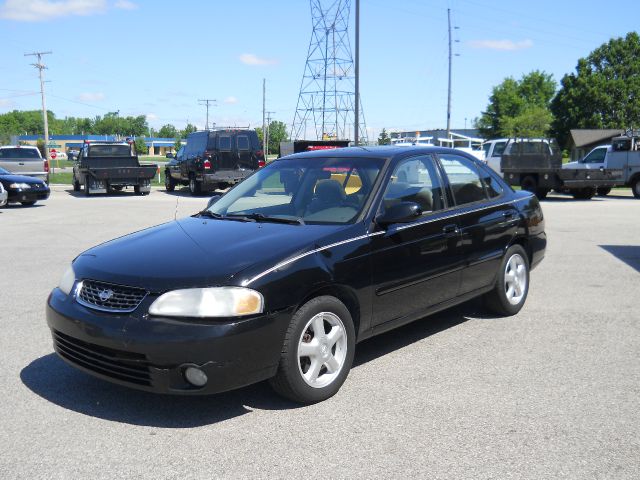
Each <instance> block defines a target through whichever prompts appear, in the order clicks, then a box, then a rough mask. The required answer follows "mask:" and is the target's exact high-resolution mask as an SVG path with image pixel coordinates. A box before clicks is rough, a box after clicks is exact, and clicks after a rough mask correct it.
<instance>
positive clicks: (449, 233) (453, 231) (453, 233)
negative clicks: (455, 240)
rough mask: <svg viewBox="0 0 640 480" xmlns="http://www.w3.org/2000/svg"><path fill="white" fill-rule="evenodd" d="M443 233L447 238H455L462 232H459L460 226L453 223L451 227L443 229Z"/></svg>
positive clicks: (446, 226) (447, 226)
mask: <svg viewBox="0 0 640 480" xmlns="http://www.w3.org/2000/svg"><path fill="white" fill-rule="evenodd" d="M442 233H444V234H445V235H446V236H447V237H454V236H456V235H457V234H458V233H460V230H458V225H456V224H455V223H452V224H451V225H445V226H444V227H442Z"/></svg>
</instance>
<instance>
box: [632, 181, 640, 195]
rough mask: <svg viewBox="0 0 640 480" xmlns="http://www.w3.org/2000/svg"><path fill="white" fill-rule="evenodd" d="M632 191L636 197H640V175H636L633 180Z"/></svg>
mask: <svg viewBox="0 0 640 480" xmlns="http://www.w3.org/2000/svg"><path fill="white" fill-rule="evenodd" d="M631 193H633V196H634V197H636V198H640V177H636V178H634V179H633V180H632V181H631Z"/></svg>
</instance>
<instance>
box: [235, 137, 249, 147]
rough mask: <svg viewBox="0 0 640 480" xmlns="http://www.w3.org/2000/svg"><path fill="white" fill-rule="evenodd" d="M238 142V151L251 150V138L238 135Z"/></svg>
mask: <svg viewBox="0 0 640 480" xmlns="http://www.w3.org/2000/svg"><path fill="white" fill-rule="evenodd" d="M236 142H237V143H238V150H249V138H248V137H246V136H245V135H238V136H237V137H236Z"/></svg>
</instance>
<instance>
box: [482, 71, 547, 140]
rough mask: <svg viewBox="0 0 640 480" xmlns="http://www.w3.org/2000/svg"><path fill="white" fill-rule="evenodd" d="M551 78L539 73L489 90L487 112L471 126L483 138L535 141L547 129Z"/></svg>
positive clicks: (504, 82)
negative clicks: (512, 138)
mask: <svg viewBox="0 0 640 480" xmlns="http://www.w3.org/2000/svg"><path fill="white" fill-rule="evenodd" d="M555 89H556V82H555V80H553V76H552V75H550V74H547V73H545V72H541V71H539V70H534V71H533V72H530V73H528V74H526V75H523V76H522V78H521V79H520V80H515V79H514V78H512V77H508V78H506V79H504V81H503V82H502V83H501V84H500V85H498V86H496V87H494V88H493V91H492V93H491V96H490V97H489V105H488V106H487V110H486V111H484V112H482V115H481V117H480V118H479V119H477V120H476V122H475V126H476V128H478V129H479V130H480V134H481V135H482V136H483V137H485V138H495V137H513V136H523V137H539V136H544V135H547V133H548V131H549V128H550V126H551V119H552V117H551V114H550V110H549V105H550V103H551V99H552V98H553V95H554V93H555Z"/></svg>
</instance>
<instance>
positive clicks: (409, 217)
mask: <svg viewBox="0 0 640 480" xmlns="http://www.w3.org/2000/svg"><path fill="white" fill-rule="evenodd" d="M420 215H422V209H421V208H420V205H418V204H417V203H415V202H400V203H398V204H396V205H393V206H392V207H389V208H388V209H387V211H386V212H384V213H383V214H382V215H379V216H378V217H377V218H376V223H377V224H378V225H380V226H381V227H386V226H387V225H391V224H392V223H407V222H411V221H413V220H415V219H416V218H417V217H419V216H420Z"/></svg>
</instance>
